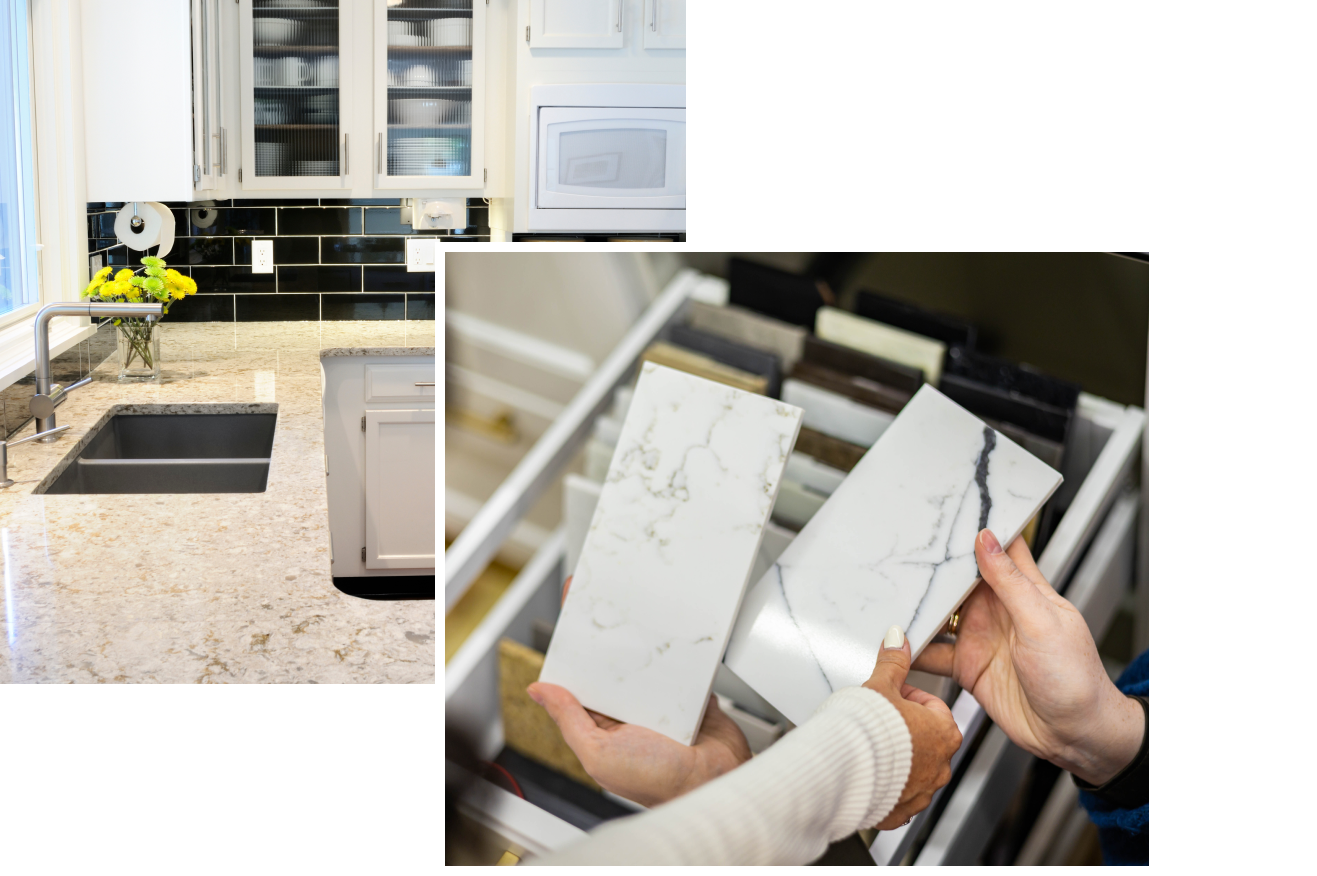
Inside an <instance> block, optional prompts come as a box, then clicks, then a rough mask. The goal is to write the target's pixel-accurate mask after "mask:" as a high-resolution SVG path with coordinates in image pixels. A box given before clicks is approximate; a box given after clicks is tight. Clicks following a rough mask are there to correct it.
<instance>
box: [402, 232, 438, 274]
mask: <svg viewBox="0 0 1317 876" xmlns="http://www.w3.org/2000/svg"><path fill="white" fill-rule="evenodd" d="M407 270H408V271H409V272H415V271H433V270H434V241H433V240H427V239H425V238H419V239H418V238H410V237H409V238H408V239H407Z"/></svg>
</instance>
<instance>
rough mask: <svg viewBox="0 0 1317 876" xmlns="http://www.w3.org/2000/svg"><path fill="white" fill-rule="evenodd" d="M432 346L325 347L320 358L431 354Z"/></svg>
mask: <svg viewBox="0 0 1317 876" xmlns="http://www.w3.org/2000/svg"><path fill="white" fill-rule="evenodd" d="M434 349H435V348H434V347H326V348H325V349H323V350H321V351H320V358H321V359H333V358H338V357H340V356H433V355H434Z"/></svg>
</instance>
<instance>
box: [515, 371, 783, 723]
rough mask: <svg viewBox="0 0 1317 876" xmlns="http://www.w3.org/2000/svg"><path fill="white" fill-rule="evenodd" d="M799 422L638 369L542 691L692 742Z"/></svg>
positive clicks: (703, 386) (742, 396)
mask: <svg viewBox="0 0 1317 876" xmlns="http://www.w3.org/2000/svg"><path fill="white" fill-rule="evenodd" d="M800 418H801V411H800V410H799V409H797V408H794V407H791V406H790V405H787V404H783V403H782V402H780V401H776V400H773V399H769V398H764V397H762V396H756V395H753V394H751V393H746V392H740V391H738V390H735V389H731V388H729V387H725V386H722V385H719V384H716V383H713V382H711V381H707V380H702V379H700V378H698V377H694V376H691V375H689V374H683V373H682V372H680V371H676V370H674V369H671V368H664V367H662V366H659V365H656V364H654V363H652V362H647V363H644V364H643V365H642V366H641V375H640V380H639V382H638V383H637V384H636V391H635V396H634V398H633V399H632V401H631V406H630V409H629V410H628V411H627V418H626V422H625V423H624V424H623V426H622V434H621V437H620V439H619V441H618V445H617V449H616V451H615V452H614V454H613V460H612V463H611V465H610V466H609V469H608V476H607V478H606V479H605V481H604V485H603V489H602V490H601V492H600V495H599V503H598V506H597V507H596V509H595V514H594V519H593V520H592V521H591V524H590V532H589V534H588V535H587V536H586V540H585V545H584V547H583V548H582V550H581V558H580V560H579V561H578V562H577V565H576V569H575V571H574V575H575V578H574V580H573V582H572V588H571V590H570V591H569V592H568V594H567V599H566V601H565V602H564V604H563V607H562V612H561V614H560V615H559V618H558V623H557V626H556V628H555V630H554V635H553V640H552V641H551V642H550V643H549V650H548V653H547V655H546V656H545V662H544V671H543V673H542V674H541V680H542V681H546V682H551V683H553V684H558V685H561V686H563V687H565V688H567V689H568V690H570V691H571V692H572V693H573V694H575V696H576V697H577V699H578V700H580V702H581V703H582V705H584V706H586V707H587V708H590V709H593V710H595V711H597V712H600V713H602V714H605V715H608V716H610V717H612V718H615V719H617V720H619V721H625V722H627V723H631V724H638V725H640V726H643V727H648V728H649V729H651V730H654V731H656V732H659V733H662V734H664V735H666V736H669V737H670V738H672V739H675V740H677V741H678V742H681V743H683V744H687V745H689V744H690V743H691V741H692V740H693V739H694V736H695V732H696V731H697V730H698V729H699V726H700V721H701V720H702V719H703V717H704V710H705V707H706V706H707V705H708V697H709V690H710V688H711V687H712V685H713V678H714V673H715V672H716V670H717V668H718V663H719V661H720V659H721V657H722V653H723V649H724V647H725V646H726V644H727V636H728V635H729V633H730V632H731V628H732V624H733V622H734V621H735V619H736V613H737V610H738V608H739V607H740V604H741V597H742V595H743V594H744V592H745V587H746V582H747V580H748V578H749V574H750V571H751V568H752V566H753V564H754V560H755V554H756V551H757V550H758V548H759V544H760V540H761V537H762V532H763V528H764V524H765V523H766V522H767V521H768V515H769V512H770V511H771V509H772V506H773V501H774V499H775V498H776V497H777V490H778V484H779V481H780V479H781V475H782V469H783V468H784V467H785V465H786V460H787V456H788V454H790V452H791V446H792V444H793V443H794V442H795V440H796V432H797V431H798V430H799V428H800Z"/></svg>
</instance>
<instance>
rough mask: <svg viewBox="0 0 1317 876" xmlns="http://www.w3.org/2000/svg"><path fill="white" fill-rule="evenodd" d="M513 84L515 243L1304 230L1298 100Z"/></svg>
mask: <svg viewBox="0 0 1317 876" xmlns="http://www.w3.org/2000/svg"><path fill="white" fill-rule="evenodd" d="M532 92H533V94H535V99H533V100H532V111H533V113H535V119H533V123H535V124H533V125H532V130H533V132H535V134H533V140H535V142H533V148H532V150H531V159H532V163H533V167H532V174H531V179H532V191H531V192H529V211H528V231H531V232H591V231H602V232H682V231H686V232H695V231H702V232H731V231H739V232H755V231H761V232H770V231H797V232H799V231H817V232H860V231H1102V232H1106V231H1216V229H1221V231H1238V229H1241V228H1243V229H1250V228H1252V229H1258V231H1313V229H1317V161H1313V155H1317V109H1313V108H1292V107H1270V105H1255V107H1204V105H1191V107H1183V108H1176V107H1169V108H1167V107H1156V105H1127V107H1110V105H1100V104H1097V105H1093V104H1090V105H1079V107H1050V105H982V104H984V103H989V104H990V101H985V100H984V96H982V95H981V94H979V95H976V100H977V103H979V104H980V105H964V107H955V105H942V107H919V105H799V104H801V103H805V104H807V103H809V101H807V100H806V101H801V100H799V97H801V90H798V88H797V90H793V91H792V92H790V95H789V97H790V99H792V100H793V101H794V103H795V104H797V105H790V107H788V105H782V107H773V105H763V91H759V92H756V101H757V103H759V105H735V101H731V100H727V97H728V90H726V88H723V90H719V92H718V94H716V95H715V96H716V97H719V99H722V103H723V104H724V105H693V104H697V103H706V104H707V100H709V96H710V95H699V92H698V90H693V88H689V87H664V86H635V87H626V86H544V87H539V88H535V90H532ZM628 92H630V94H631V95H632V97H633V99H631V100H626V101H624V103H623V101H618V100H616V99H618V97H626V96H627V95H628ZM834 92H835V90H834ZM857 92H859V94H857ZM731 96H735V95H731ZM857 96H859V97H863V96H864V95H863V90H853V88H852V90H848V94H847V97H849V99H851V100H855V97H857ZM877 97H878V100H874V103H878V101H882V103H889V104H890V103H892V101H890V95H877ZM1052 97H1055V95H1052ZM603 99H612V100H614V101H615V103H614V105H585V104H589V103H593V101H598V100H603ZM828 100H831V101H835V100H836V95H835V94H831V95H828ZM747 103H748V101H747ZM819 103H820V104H823V103H824V101H823V100H820V101H819ZM857 103H859V101H857ZM1004 103H1026V101H1025V100H1019V96H1018V94H1017V95H1010V96H1006V97H1005V100H1004Z"/></svg>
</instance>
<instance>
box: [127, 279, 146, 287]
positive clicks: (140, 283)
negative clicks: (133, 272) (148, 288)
mask: <svg viewBox="0 0 1317 876" xmlns="http://www.w3.org/2000/svg"><path fill="white" fill-rule="evenodd" d="M128 282H129V283H132V284H133V285H134V286H139V287H140V286H141V285H142V284H143V283H145V282H146V278H145V277H139V276H133V277H132V278H131V279H129V281H128Z"/></svg>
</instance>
